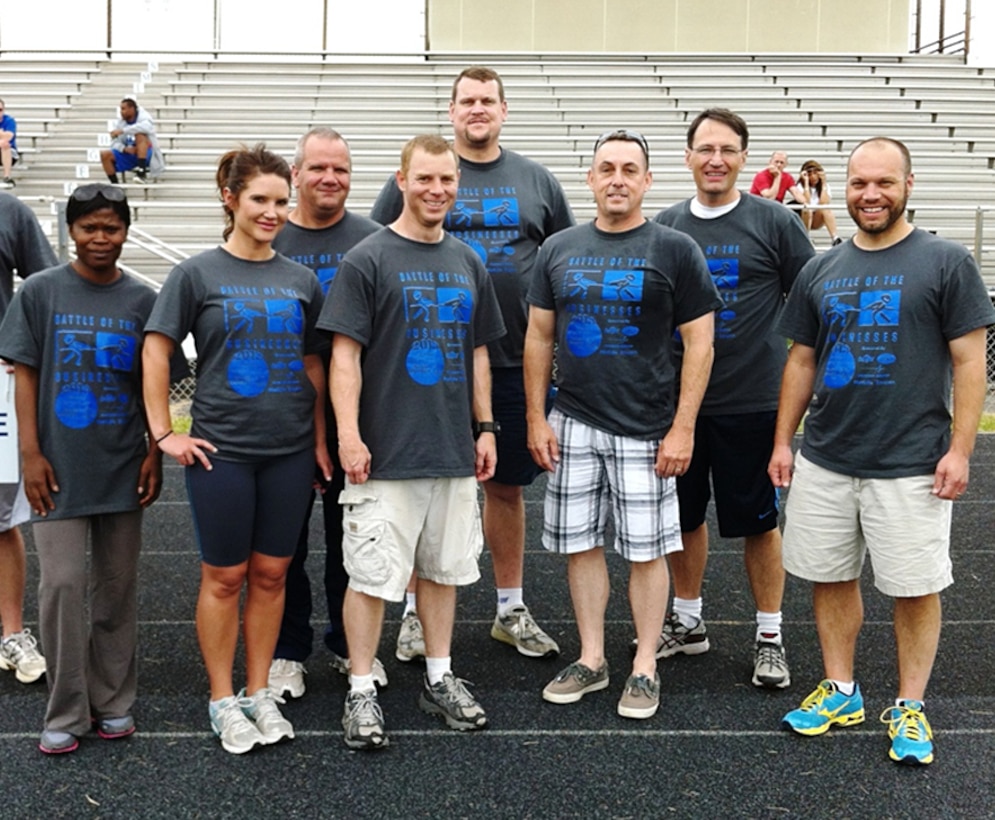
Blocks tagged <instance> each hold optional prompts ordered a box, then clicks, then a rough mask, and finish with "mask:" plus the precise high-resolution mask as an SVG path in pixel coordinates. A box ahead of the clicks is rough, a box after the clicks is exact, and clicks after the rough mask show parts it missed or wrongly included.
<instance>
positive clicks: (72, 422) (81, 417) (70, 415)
mask: <svg viewBox="0 0 995 820" xmlns="http://www.w3.org/2000/svg"><path fill="white" fill-rule="evenodd" d="M55 415H56V416H58V417H59V421H61V422H62V423H63V424H64V425H66V427H70V428H72V429H73V430H82V429H83V428H85V427H89V426H90V425H91V424H93V422H94V421H95V420H96V418H97V397H96V396H95V395H93V391H92V390H91V389H90V386H89V385H87V384H67V385H66V386H65V387H63V388H62V390H60V391H59V395H58V396H57V397H56V399H55Z"/></svg>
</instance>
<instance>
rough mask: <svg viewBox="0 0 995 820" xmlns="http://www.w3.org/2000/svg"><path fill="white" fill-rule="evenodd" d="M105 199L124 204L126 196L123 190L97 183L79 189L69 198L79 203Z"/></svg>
mask: <svg viewBox="0 0 995 820" xmlns="http://www.w3.org/2000/svg"><path fill="white" fill-rule="evenodd" d="M98 196H99V197H103V198H104V199H106V200H107V201H108V202H124V201H125V194H124V191H123V190H122V189H121V188H116V187H115V186H113V185H104V184H103V183H100V182H95V183H92V184H90V185H84V186H82V187H81V188H77V189H76V190H75V191H73V192H72V194H71V195H70V196H69V198H70V199H75V200H76V201H77V202H89V201H90V200H91V199H96V198H97V197H98Z"/></svg>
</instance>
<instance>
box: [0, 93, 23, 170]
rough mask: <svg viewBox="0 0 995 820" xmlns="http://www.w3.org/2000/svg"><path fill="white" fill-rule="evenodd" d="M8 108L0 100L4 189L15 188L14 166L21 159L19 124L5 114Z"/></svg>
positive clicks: (0, 139)
mask: <svg viewBox="0 0 995 820" xmlns="http://www.w3.org/2000/svg"><path fill="white" fill-rule="evenodd" d="M5 108H6V106H5V105H4V102H3V100H0V161H2V163H3V187H4V188H13V187H14V184H15V183H14V178H13V177H12V176H11V174H12V173H13V171H14V164H15V163H16V162H17V160H18V159H19V157H18V154H17V122H16V121H15V120H14V118H13V117H12V116H10V114H8V113H6V112H5V110H4V109H5Z"/></svg>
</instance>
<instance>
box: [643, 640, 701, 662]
mask: <svg viewBox="0 0 995 820" xmlns="http://www.w3.org/2000/svg"><path fill="white" fill-rule="evenodd" d="M711 648H712V645H711V644H710V643H709V642H708V638H705V640H703V641H698V642H697V643H686V644H682V645H681V646H673V647H668V648H666V649H658V650H657V652H656V656H657V658H672V657H674V655H704V654H705V653H706V652H707V651H708V650H709V649H711Z"/></svg>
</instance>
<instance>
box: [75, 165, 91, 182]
mask: <svg viewBox="0 0 995 820" xmlns="http://www.w3.org/2000/svg"><path fill="white" fill-rule="evenodd" d="M89 178H90V166H89V165H77V166H76V179H89Z"/></svg>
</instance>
